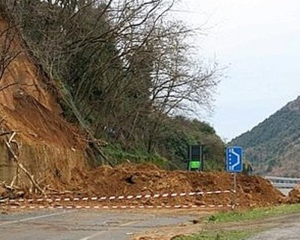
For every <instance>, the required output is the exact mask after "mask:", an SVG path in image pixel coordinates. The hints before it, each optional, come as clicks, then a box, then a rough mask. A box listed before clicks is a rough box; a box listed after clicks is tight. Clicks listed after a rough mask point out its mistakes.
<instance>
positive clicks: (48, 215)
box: [0, 211, 74, 226]
mask: <svg viewBox="0 0 300 240" xmlns="http://www.w3.org/2000/svg"><path fill="white" fill-rule="evenodd" d="M68 212H70V211H63V212H59V213H51V214H46V215H41V216H36V217H30V218H24V219H19V220H15V221H9V222H4V223H0V226H3V225H8V224H14V223H19V222H27V221H31V220H35V219H40V218H47V217H52V216H58V215H63V214H65V213H68ZM72 212H74V211H72Z"/></svg>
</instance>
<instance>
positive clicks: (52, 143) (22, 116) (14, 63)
mask: <svg viewBox="0 0 300 240" xmlns="http://www.w3.org/2000/svg"><path fill="white" fill-rule="evenodd" d="M0 11H3V9H0ZM0 15H1V16H0V33H1V34H0V63H1V71H0V80H1V81H0V134H3V133H4V132H15V133H16V134H15V135H14V138H13V139H11V140H13V141H11V142H12V143H14V149H13V150H14V151H15V153H16V155H17V156H18V158H19V161H20V163H22V164H23V165H24V166H25V167H26V168H27V169H28V170H29V171H30V173H32V174H33V175H34V177H35V178H36V179H37V180H39V182H42V183H43V184H45V185H46V184H47V182H49V181H48V180H49V179H50V180H51V179H52V178H60V179H61V181H62V182H69V181H70V179H71V174H70V172H71V171H72V169H73V168H75V167H76V168H80V169H84V168H85V167H86V166H85V155H84V149H85V148H86V143H85V142H84V141H82V138H83V137H82V135H81V134H80V132H79V131H78V129H77V128H76V127H74V126H72V125H71V124H70V123H68V122H67V121H66V120H64V118H63V117H62V116H61V113H62V111H61V109H60V106H59V104H58V103H57V90H56V88H55V83H54V81H52V80H51V79H49V78H48V77H47V75H46V74H45V72H43V70H42V69H41V67H40V66H39V65H38V63H37V62H36V60H34V58H33V57H32V55H31V54H30V53H29V51H28V49H27V46H26V44H25V42H24V40H23V39H22V37H21V34H20V33H19V31H18V29H17V28H16V25H15V24H14V23H13V22H12V21H11V20H10V19H9V17H8V16H7V15H6V14H5V13H4V12H1V14H0ZM10 137H11V134H7V135H2V136H1V137H0V181H6V182H10V181H11V180H12V178H13V177H14V176H16V174H17V168H16V164H14V162H13V158H11V156H10V154H9V151H8V150H7V149H6V146H5V144H4V140H8V139H9V138H10ZM18 180H19V181H18V184H19V185H22V184H25V185H26V184H29V181H28V179H27V178H26V177H25V176H24V174H23V173H22V172H20V174H19V178H18Z"/></svg>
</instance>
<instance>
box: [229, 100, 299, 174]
mask: <svg viewBox="0 0 300 240" xmlns="http://www.w3.org/2000/svg"><path fill="white" fill-rule="evenodd" d="M229 144H230V145H240V146H242V147H243V148H244V151H245V158H246V159H248V160H250V162H251V163H252V164H253V166H254V170H255V172H257V173H261V174H274V175H277V176H295V177H300V97H298V98H297V99H296V100H295V101H292V102H289V103H288V104H287V105H286V106H284V107H283V108H281V109H280V110H279V111H277V112H276V113H274V114H273V115H272V116H270V117H269V118H267V119H266V120H264V121H263V122H262V123H260V124H258V125H257V126H256V127H254V128H253V129H252V130H251V131H248V132H246V133H244V134H242V135H240V136H238V137H237V138H235V139H233V140H232V141H231V142H230V143H229Z"/></svg>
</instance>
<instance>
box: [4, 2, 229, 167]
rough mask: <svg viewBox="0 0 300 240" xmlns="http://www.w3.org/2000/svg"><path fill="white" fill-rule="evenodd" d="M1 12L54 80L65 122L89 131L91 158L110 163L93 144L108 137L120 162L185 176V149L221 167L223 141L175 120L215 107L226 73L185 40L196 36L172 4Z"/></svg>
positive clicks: (40, 6)
mask: <svg viewBox="0 0 300 240" xmlns="http://www.w3.org/2000/svg"><path fill="white" fill-rule="evenodd" d="M2 4H3V9H6V12H7V13H8V14H10V16H11V19H13V21H12V22H13V23H16V24H17V25H18V26H19V28H20V30H21V32H22V35H23V38H24V40H25V42H26V43H27V46H28V48H29V50H30V52H31V53H32V54H33V55H34V56H35V57H36V59H38V62H39V64H40V66H41V67H42V68H43V70H44V71H45V72H47V73H48V74H49V76H50V78H52V79H54V80H55V82H56V86H57V89H58V96H57V97H58V99H59V100H60V103H61V106H62V107H63V115H64V116H65V117H66V118H67V119H68V120H69V121H71V122H74V123H78V124H79V125H80V126H81V128H82V129H83V130H84V131H85V132H87V133H88V137H87V141H89V142H90V145H91V148H92V149H93V150H92V151H89V156H90V157H92V156H93V157H94V158H95V159H96V161H98V160H99V159H100V160H102V161H103V154H102V150H99V146H98V145H97V144H95V142H97V141H95V140H96V139H103V140H105V141H106V142H107V143H108V146H109V147H108V148H107V150H106V154H107V155H108V156H111V157H112V158H114V159H116V161H117V160H118V158H116V157H117V156H124V155H126V158H127V157H129V158H131V157H130V156H132V159H135V158H136V156H138V157H140V158H142V159H146V160H147V159H148V160H149V159H152V158H153V157H154V158H156V160H159V161H160V162H161V159H169V160H170V161H171V162H172V164H168V166H169V167H170V166H172V167H175V168H177V167H179V168H180V166H181V167H183V165H184V164H182V161H183V160H185V159H186V156H185V155H186V148H187V145H188V144H198V143H201V144H205V145H206V148H205V154H206V157H207V158H208V159H210V160H211V161H210V163H212V164H211V165H216V167H217V168H222V166H223V142H222V141H221V139H220V138H219V137H218V136H217V135H216V134H215V131H214V130H213V128H212V127H211V126H209V124H207V123H205V122H201V121H198V120H190V119H187V118H184V117H180V116H177V115H176V113H178V112H180V113H182V114H185V115H186V114H187V113H188V112H193V111H194V109H195V107H200V108H209V107H210V102H211V100H212V93H213V90H214V88H215V86H216V85H217V84H218V81H219V70H218V68H217V67H216V66H215V65H213V66H204V65H203V62H202V61H201V59H199V58H196V57H195V55H194V52H195V51H194V48H193V46H191V45H190V44H188V41H187V39H188V38H189V37H190V36H191V35H193V34H194V33H195V32H194V31H192V30H190V29H188V28H187V27H186V26H185V25H184V24H183V23H182V22H178V21H171V20H170V18H169V17H168V14H169V11H170V9H172V7H173V5H174V1H163V0H149V1H130V0H122V1H111V0H110V1H100V0H71V1H62V0H57V1H40V0H28V1H5V0H4V1H2ZM104 151H105V149H104ZM136 153H138V154H136ZM141 155H142V156H144V157H142V156H141ZM99 156H100V158H98V157H99ZM97 159H98V160H97ZM132 159H129V161H130V160H132ZM162 162H163V161H162ZM210 167H211V166H210Z"/></svg>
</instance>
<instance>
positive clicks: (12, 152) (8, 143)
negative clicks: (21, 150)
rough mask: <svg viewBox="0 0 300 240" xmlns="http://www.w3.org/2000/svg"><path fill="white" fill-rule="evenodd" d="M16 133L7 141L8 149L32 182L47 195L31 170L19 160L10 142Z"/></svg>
mask: <svg viewBox="0 0 300 240" xmlns="http://www.w3.org/2000/svg"><path fill="white" fill-rule="evenodd" d="M14 135H15V132H14V133H13V135H12V137H10V138H9V141H5V145H6V146H7V149H8V150H9V152H10V153H11V155H12V157H13V159H14V162H15V163H16V164H17V165H18V167H19V168H20V169H21V170H22V171H23V172H24V173H25V174H26V176H27V177H28V178H29V180H30V181H31V182H32V184H33V185H34V186H35V187H36V188H37V189H38V190H39V191H40V192H41V193H42V194H43V195H46V194H45V192H44V190H43V189H42V188H41V187H40V186H39V185H38V183H37V182H36V181H35V179H34V177H33V175H31V174H30V172H29V171H28V170H27V169H26V168H25V167H24V166H23V164H22V163H20V162H19V159H18V156H17V155H16V154H15V153H14V151H13V150H12V149H11V146H10V142H11V141H12V138H13V136H14Z"/></svg>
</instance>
